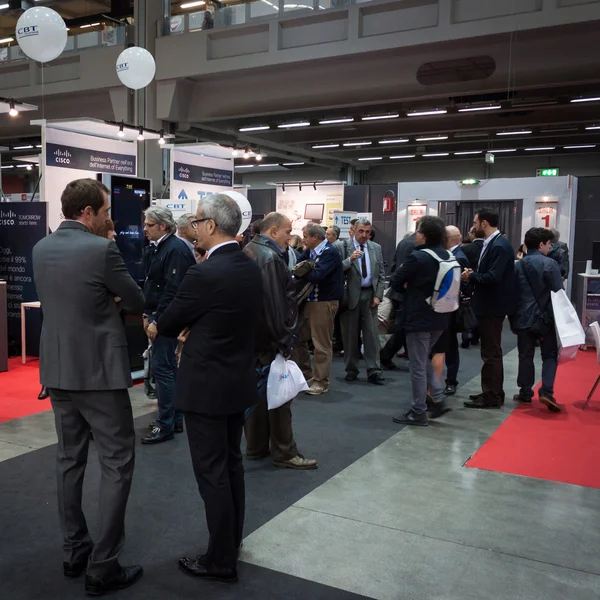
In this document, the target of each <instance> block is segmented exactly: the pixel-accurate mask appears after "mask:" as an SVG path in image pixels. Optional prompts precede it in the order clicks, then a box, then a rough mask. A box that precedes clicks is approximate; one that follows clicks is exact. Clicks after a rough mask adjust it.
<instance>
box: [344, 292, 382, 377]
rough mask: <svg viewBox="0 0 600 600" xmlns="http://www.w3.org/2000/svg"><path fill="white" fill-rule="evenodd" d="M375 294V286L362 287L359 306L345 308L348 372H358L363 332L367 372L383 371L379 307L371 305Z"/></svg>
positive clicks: (345, 342) (371, 373)
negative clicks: (380, 356)
mask: <svg viewBox="0 0 600 600" xmlns="http://www.w3.org/2000/svg"><path fill="white" fill-rule="evenodd" d="M373 294H374V292H373V288H365V289H362V290H361V291H360V299H359V301H358V304H357V306H356V307H355V308H353V309H352V310H345V311H344V312H343V313H342V316H341V324H342V336H343V338H344V361H345V363H346V372H348V373H358V363H359V360H360V334H361V332H362V339H363V344H364V346H365V350H364V352H363V357H364V359H365V363H366V364H367V374H368V375H373V374H374V373H380V372H381V365H380V364H379V351H380V344H379V334H378V325H377V307H375V308H372V307H371V304H372V303H373Z"/></svg>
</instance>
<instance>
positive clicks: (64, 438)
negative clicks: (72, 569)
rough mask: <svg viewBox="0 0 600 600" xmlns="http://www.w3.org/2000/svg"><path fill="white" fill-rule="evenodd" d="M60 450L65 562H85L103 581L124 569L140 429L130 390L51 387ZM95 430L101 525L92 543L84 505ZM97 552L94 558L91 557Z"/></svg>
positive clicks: (59, 481) (59, 473)
mask: <svg viewBox="0 0 600 600" xmlns="http://www.w3.org/2000/svg"><path fill="white" fill-rule="evenodd" d="M49 392H50V400H51V401H52V409H53V410H54V420H55V423H56V433H57V435H58V448H57V450H58V452H57V491H58V511H59V517H60V525H61V529H62V532H63V536H64V545H63V550H64V560H65V561H66V562H81V561H84V560H85V559H86V557H87V556H88V555H90V558H89V563H88V568H87V572H88V574H90V575H95V576H98V577H103V576H107V575H110V574H112V573H115V572H117V571H118V569H119V555H120V554H121V551H122V550H123V545H124V542H125V510H126V508H127V500H128V499H129V491H130V489H131V479H132V477H133V469H134V464H135V431H134V428H133V413H132V410H131V401H130V399H129V392H128V391H127V390H114V391H100V392H68V391H64V390H57V389H50V390H49ZM90 430H91V431H93V433H94V441H95V444H96V448H97V450H98V458H99V461H100V494H99V506H98V515H99V524H98V529H97V537H96V540H95V542H93V541H92V539H91V537H90V534H89V531H88V526H87V522H86V519H85V515H84V514H83V509H82V506H81V499H82V488H83V480H84V476H85V469H86V466H87V458H88V449H89V445H90ZM90 552H91V554H90Z"/></svg>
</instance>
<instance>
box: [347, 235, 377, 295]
mask: <svg viewBox="0 0 600 600" xmlns="http://www.w3.org/2000/svg"><path fill="white" fill-rule="evenodd" d="M352 241H353V242H354V247H355V248H356V249H357V250H361V244H359V243H358V242H357V241H356V238H353V239H352ZM362 252H363V253H364V254H363V255H362V258H359V259H358V260H359V262H358V268H359V270H360V272H361V275H362V264H361V262H360V261H362V260H364V261H366V262H365V264H366V265H367V276H366V277H362V280H361V284H360V287H363V288H369V287H372V285H373V274H372V273H371V261H370V260H369V246H368V245H367V244H363V245H362Z"/></svg>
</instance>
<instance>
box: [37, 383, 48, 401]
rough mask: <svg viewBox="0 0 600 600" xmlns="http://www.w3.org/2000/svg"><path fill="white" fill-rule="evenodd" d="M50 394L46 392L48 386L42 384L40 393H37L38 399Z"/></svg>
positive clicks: (43, 398)
mask: <svg viewBox="0 0 600 600" xmlns="http://www.w3.org/2000/svg"><path fill="white" fill-rule="evenodd" d="M49 395H50V394H49V393H48V388H47V387H46V386H45V385H43V386H42V389H41V390H40V393H39V395H38V400H45V399H46V398H47V397H48V396H49Z"/></svg>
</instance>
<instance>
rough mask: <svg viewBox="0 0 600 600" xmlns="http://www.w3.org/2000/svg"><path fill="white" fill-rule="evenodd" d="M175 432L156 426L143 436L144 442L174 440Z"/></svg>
mask: <svg viewBox="0 0 600 600" xmlns="http://www.w3.org/2000/svg"><path fill="white" fill-rule="evenodd" d="M174 437H175V434H174V433H173V432H172V431H163V430H162V429H161V428H160V427H155V428H154V429H153V430H152V431H151V432H150V433H149V434H148V435H145V436H144V437H143V438H142V444H161V443H162V442H167V441H168V440H172V439H173V438H174Z"/></svg>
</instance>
